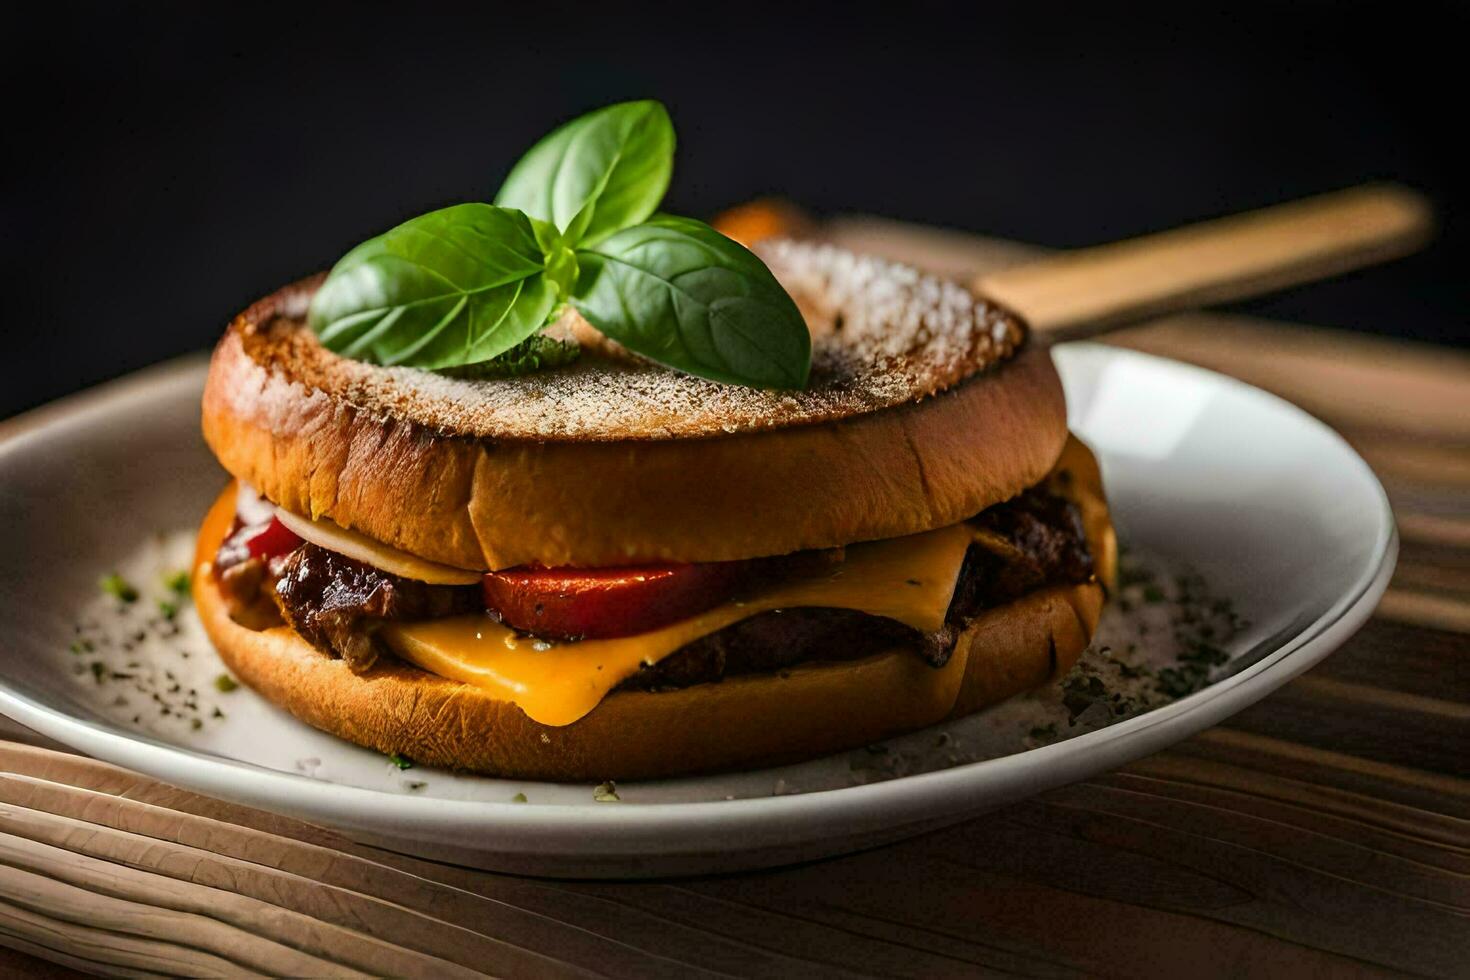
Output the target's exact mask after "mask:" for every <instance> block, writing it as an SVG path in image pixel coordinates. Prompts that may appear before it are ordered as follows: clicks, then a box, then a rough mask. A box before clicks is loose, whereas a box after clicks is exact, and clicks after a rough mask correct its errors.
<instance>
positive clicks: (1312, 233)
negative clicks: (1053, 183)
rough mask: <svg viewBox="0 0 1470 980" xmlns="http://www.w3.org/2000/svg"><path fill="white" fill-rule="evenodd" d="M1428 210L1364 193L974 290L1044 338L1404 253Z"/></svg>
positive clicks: (1045, 262)
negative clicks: (1019, 317)
mask: <svg viewBox="0 0 1470 980" xmlns="http://www.w3.org/2000/svg"><path fill="white" fill-rule="evenodd" d="M1432 225H1433V221H1432V218H1431V213H1430V208H1429V205H1428V203H1427V202H1426V201H1425V200H1424V198H1423V197H1421V196H1420V195H1419V194H1417V193H1415V192H1414V191H1411V190H1408V189H1407V188H1404V187H1397V186H1393V185H1373V186H1365V187H1357V188H1353V189H1351V190H1346V191H1338V192H1336V193H1333V194H1324V195H1322V196H1320V197H1312V198H1307V199H1306V200H1303V201H1295V202H1292V203H1290V204H1282V205H1278V206H1276V207H1271V208H1266V209H1264V210H1261V211H1251V212H1248V213H1246V214H1240V215H1234V216H1232V217H1228V218H1220V219H1218V220H1215V221H1207V222H1204V223H1202V224H1197V225H1189V226H1186V227H1184V228H1179V229H1176V230H1174V231H1165V232H1160V233H1158V234H1155V235H1146V236H1144V237H1142V238H1134V239H1129V240H1128V241H1123V242H1116V243H1114V244H1111V245H1100V246H1098V247H1096V248H1085V249H1080V250H1077V251H1074V252H1066V253H1062V254H1058V255H1056V256H1053V257H1050V258H1046V259H1041V260H1039V261H1036V262H1029V263H1026V264H1025V265H1021V266H1015V267H1012V268H1008V269H1003V270H1000V271H998V272H993V273H990V274H988V275H984V276H981V277H980V278H979V279H978V280H977V281H976V283H975V288H976V289H977V290H978V291H979V292H981V293H983V294H984V295H986V296H989V297H991V298H992V299H995V300H997V301H998V302H1000V303H1002V304H1004V305H1006V306H1009V307H1011V308H1012V309H1014V310H1016V311H1017V312H1018V313H1020V314H1022V315H1023V316H1025V317H1026V319H1027V320H1028V321H1029V322H1030V324H1031V326H1032V327H1033V328H1034V329H1036V330H1037V331H1039V332H1044V333H1046V334H1047V335H1048V336H1050V337H1052V338H1053V339H1058V340H1063V339H1074V338H1077V337H1083V336H1090V335H1092V334H1095V333H1101V332H1102V331H1105V330H1108V329H1111V328H1112V327H1116V326H1121V325H1123V324H1125V323H1129V322H1134V321H1137V320H1142V319H1146V318H1149V317H1154V316H1159V315H1161V314H1164V313H1174V312H1177V311H1179V310H1186V309H1193V308H1196V307H1200V306H1205V305H1209V304H1212V303H1222V302H1227V301H1230V300H1236V299H1244V298H1246V297H1248V296H1255V295H1258V294H1260V293H1264V292H1269V291H1271V290H1273V289H1280V288H1282V287H1284V286H1290V285H1294V284H1296V283H1300V282H1308V281H1310V280H1313V279H1321V278H1325V277H1327V276H1331V275H1336V274H1338V273H1341V272H1346V271H1347V270H1349V269H1355V268H1358V267H1359V266H1364V265H1369V264H1371V263H1374V262H1381V261H1383V260H1385V259H1390V258H1395V257H1397V256H1400V255H1404V254H1407V253H1409V252H1411V251H1413V250H1415V249H1416V248H1418V247H1419V246H1420V245H1422V244H1423V243H1424V242H1425V240H1426V239H1427V238H1428V237H1429V232H1430V229H1431V228H1432Z"/></svg>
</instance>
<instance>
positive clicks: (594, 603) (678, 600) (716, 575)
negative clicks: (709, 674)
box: [484, 561, 750, 639]
mask: <svg viewBox="0 0 1470 980" xmlns="http://www.w3.org/2000/svg"><path fill="white" fill-rule="evenodd" d="M749 565H750V563H749V562H742V561H731V562H712V563H705V564H663V565H638V566H630V567H623V568H540V567H535V566H526V567H521V568H508V569H505V570H504V571H500V572H487V573H486V574H485V578H484V590H485V605H486V606H487V607H488V608H489V609H490V611H491V612H493V613H496V614H497V615H499V617H500V620H501V622H503V623H505V624H506V625H507V626H510V627H513V628H514V629H518V630H522V631H524V632H526V633H531V634H534V635H536V636H544V637H547V638H549V639H578V638H593V637H611V636H632V635H633V634H636V633H647V632H649V631H650V630H655V629H658V628H659V627H660V626H667V625H668V624H670V623H675V622H678V621H679V620H681V619H687V618H689V617H690V616H693V615H694V614H695V613H699V612H703V611H704V610H706V609H709V608H710V607H712V606H717V605H719V604H720V603H721V602H724V601H725V600H726V599H728V598H729V597H730V595H731V594H732V593H733V592H734V591H735V590H736V589H737V588H739V586H740V583H741V581H742V579H743V578H744V577H745V574H746V572H747V570H748V567H749Z"/></svg>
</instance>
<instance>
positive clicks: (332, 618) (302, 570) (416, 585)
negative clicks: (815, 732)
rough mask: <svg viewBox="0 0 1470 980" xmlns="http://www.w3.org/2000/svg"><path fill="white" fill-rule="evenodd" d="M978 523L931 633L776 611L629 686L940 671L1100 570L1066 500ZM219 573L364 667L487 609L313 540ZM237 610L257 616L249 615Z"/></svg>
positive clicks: (454, 591) (464, 595)
mask: <svg viewBox="0 0 1470 980" xmlns="http://www.w3.org/2000/svg"><path fill="white" fill-rule="evenodd" d="M970 523H972V524H974V525H975V526H976V527H977V528H979V529H980V530H981V531H982V532H985V535H984V536H985V541H984V542H982V543H978V544H975V545H972V546H971V547H970V549H969V551H968V552H967V553H966V555H965V563H964V566H963V568H962V570H961V572H960V577H959V581H958V583H957V585H956V587H955V594H954V598H953V600H952V601H951V603H950V608H949V612H948V615H947V616H946V622H945V625H944V626H943V627H942V628H941V629H939V630H936V631H934V632H932V633H923V632H920V631H918V630H915V629H913V628H911V627H908V626H905V625H903V624H902V623H898V622H896V621H894V620H891V619H885V618H883V617H880V616H871V615H868V614H867V613H862V612H857V611H854V610H847V609H820V608H815V609H814V608H800V609H784V610H773V611H770V612H764V613H760V614H758V615H755V616H751V617H750V618H748V619H744V620H742V621H740V622H738V623H734V624H732V625H730V626H727V627H725V628H724V629H722V630H719V631H718V632H715V633H712V634H710V635H709V636H705V637H702V638H700V639H698V640H695V641H693V642H692V643H689V644H687V645H685V646H683V647H681V648H680V649H678V650H676V651H675V652H674V653H672V654H670V655H669V656H667V657H665V658H664V659H663V660H661V661H659V662H658V663H656V664H652V665H648V666H645V667H643V668H642V669H641V670H640V671H639V672H638V673H637V674H635V675H634V676H633V677H630V678H629V679H628V680H626V681H625V682H623V684H622V687H624V688H637V689H642V690H659V689H666V688H679V687H689V686H691V685H694V684H702V683H707V682H709V681H716V680H719V679H720V678H722V677H726V676H732V675H737V674H753V673H767V672H771V671H776V670H782V669H784V668H787V667H791V666H793V665H795V664H798V663H802V662H805V661H809V660H834V659H841V660H856V659H860V658H862V657H866V656H871V655H873V654H877V653H881V652H883V651H885V650H892V649H895V648H898V647H908V648H910V649H912V650H914V652H915V654H916V655H918V656H919V657H921V658H922V659H923V660H924V661H925V662H926V663H928V664H930V665H931V666H934V667H942V666H943V665H944V664H945V663H947V662H948V661H949V657H950V654H951V653H952V652H953V650H954V643H955V639H956V637H957V636H958V635H959V633H960V632H962V631H963V630H964V628H965V627H966V626H967V625H968V623H969V621H970V620H971V619H973V618H974V617H975V616H976V615H977V614H978V613H979V612H980V611H981V610H984V609H987V608H990V607H992V606H997V605H1000V604H1002V603H1005V602H1009V601H1011V600H1013V599H1016V598H1018V597H1019V596H1022V595H1024V594H1026V593H1027V592H1031V591H1033V590H1035V589H1038V588H1040V587H1041V586H1043V585H1050V584H1058V583H1077V582H1085V581H1087V580H1089V579H1090V578H1091V577H1092V557H1091V555H1090V554H1089V553H1088V550H1087V542H1086V538H1085V537H1084V535H1083V531H1082V521H1081V518H1080V516H1079V514H1078V512H1077V509H1076V507H1075V506H1074V505H1073V504H1072V503H1071V502H1070V501H1068V500H1066V499H1065V498H1063V497H1059V496H1056V495H1054V494H1051V493H1048V492H1047V491H1045V490H1043V489H1039V488H1035V489H1031V490H1028V491H1026V492H1025V493H1023V494H1021V495H1020V496H1018V497H1016V498H1014V499H1012V500H1010V501H1007V502H1006V503H1004V504H999V505H997V506H995V507H991V508H989V509H988V510H986V511H983V512H982V513H980V514H978V515H976V516H975V517H974V518H972V519H971V522H970ZM227 540H228V539H227ZM215 574H216V575H217V577H218V580H219V583H220V588H221V591H222V592H223V593H224V594H225V598H226V602H227V604H228V605H229V608H230V610H231V614H232V615H234V616H235V618H236V619H237V620H240V621H241V622H244V623H245V625H250V626H252V627H254V628H260V626H261V625H262V624H261V613H260V610H261V604H262V600H263V597H264V596H269V597H270V599H272V600H274V605H275V607H276V608H277V609H278V610H279V613H280V617H281V618H282V619H284V620H285V622H287V623H288V624H290V626H291V627H292V628H293V629H295V630H296V631H297V632H298V633H300V634H301V635H302V636H303V637H304V638H305V639H306V640H307V642H309V643H311V644H312V645H313V646H315V647H316V648H317V649H319V650H322V651H324V652H326V653H330V654H332V655H334V656H338V657H341V658H342V659H343V660H345V661H346V662H347V664H348V666H350V667H351V668H352V669H353V670H355V671H363V670H367V669H368V668H370V667H371V666H372V665H373V663H374V662H375V661H376V660H377V658H378V656H379V655H380V653H382V652H384V651H383V650H382V648H381V644H380V643H378V641H377V640H376V639H375V638H374V636H373V631H374V629H375V628H376V627H377V626H378V625H379V624H381V623H383V622H385V621H388V620H422V619H435V618H439V617H443V616H450V615H454V614H457V613H465V612H473V611H475V610H479V609H482V608H484V600H483V597H482V594H481V591H480V589H479V588H478V587H477V586H472V585H470V586H446V585H427V584H425V583H423V582H416V581H413V580H411V579H405V578H400V577H398V576H396V575H390V574H388V573H386V572H383V571H380V570H378V569H376V568H373V567H372V566H370V565H366V564H363V563H362V562H359V561H355V560H353V559H351V558H347V557H344V556H342V555H339V554H336V553H334V552H331V551H327V550H325V549H323V548H319V547H317V546H316V545H313V544H303V545H302V546H301V547H299V548H297V549H296V550H294V551H292V552H291V553H290V554H288V555H286V556H284V557H283V558H275V559H271V560H270V561H268V562H267V561H263V560H262V559H259V558H250V557H248V555H241V554H239V553H238V550H236V551H234V552H231V551H228V550H227V549H223V548H222V549H221V551H220V553H219V555H218V556H217V557H216V561H215ZM267 608H268V607H267ZM236 610H240V611H241V612H242V614H244V613H247V612H248V618H249V621H248V622H247V621H246V618H247V616H246V615H236V614H235V611H236Z"/></svg>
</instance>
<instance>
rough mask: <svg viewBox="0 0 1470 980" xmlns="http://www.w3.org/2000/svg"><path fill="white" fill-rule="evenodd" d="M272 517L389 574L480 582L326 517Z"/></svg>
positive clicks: (436, 581) (284, 513)
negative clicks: (375, 539) (314, 518)
mask: <svg viewBox="0 0 1470 980" xmlns="http://www.w3.org/2000/svg"><path fill="white" fill-rule="evenodd" d="M276 517H278V518H279V519H280V521H281V523H282V524H284V525H286V527H288V528H290V529H291V530H292V531H295V532H296V533H297V534H299V535H300V536H301V537H302V538H303V539H304V540H307V541H310V542H311V543H312V544H314V545H317V546H318V547H321V548H325V549H327V550H328V551H335V552H337V554H339V555H346V556H347V557H348V558H353V559H356V560H357V561H360V562H362V563H364V564H366V565H371V566H373V567H374V568H376V569H378V570H379V571H383V572H387V573H388V574H389V575H397V576H399V577H400V578H411V579H413V580H414V581H416V582H427V583H428V584H429V585H478V584H479V582H480V576H481V574H482V573H480V572H472V571H470V570H468V569H464V568H455V567H454V566H453V565H441V564H439V563H438V562H433V561H427V560H425V559H423V558H420V557H418V556H417V555H411V554H409V553H408V552H406V551H399V550H398V549H397V548H390V547H389V546H388V545H386V544H383V543H381V542H378V541H374V540H373V539H372V538H370V537H368V536H367V535H365V534H359V533H358V532H357V531H352V530H349V529H347V528H345V527H343V526H341V525H340V524H337V523H336V522H334V521H329V520H327V519H326V518H322V519H320V520H315V521H314V520H312V519H311V518H309V517H302V516H301V515H300V514H293V513H291V512H290V511H289V510H284V509H282V508H280V507H277V508H276Z"/></svg>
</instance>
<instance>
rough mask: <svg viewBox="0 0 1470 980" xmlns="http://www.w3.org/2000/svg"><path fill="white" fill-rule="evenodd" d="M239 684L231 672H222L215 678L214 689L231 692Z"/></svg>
mask: <svg viewBox="0 0 1470 980" xmlns="http://www.w3.org/2000/svg"><path fill="white" fill-rule="evenodd" d="M239 686H240V682H239V681H237V680H235V679H234V678H233V677H231V676H230V675H229V674H220V675H219V676H218V677H216V678H215V679H214V689H215V690H216V691H219V692H220V693H221V694H229V693H230V692H231V691H233V690H235V689H236V688H237V687H239Z"/></svg>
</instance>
